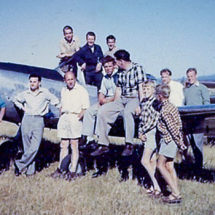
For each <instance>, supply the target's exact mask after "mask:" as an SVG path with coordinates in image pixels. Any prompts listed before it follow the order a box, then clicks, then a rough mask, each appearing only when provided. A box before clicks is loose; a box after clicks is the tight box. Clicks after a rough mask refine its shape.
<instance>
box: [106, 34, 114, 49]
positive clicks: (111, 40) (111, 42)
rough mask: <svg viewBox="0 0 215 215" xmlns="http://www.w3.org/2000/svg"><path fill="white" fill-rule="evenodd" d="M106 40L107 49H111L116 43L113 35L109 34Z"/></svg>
mask: <svg viewBox="0 0 215 215" xmlns="http://www.w3.org/2000/svg"><path fill="white" fill-rule="evenodd" d="M106 42H107V45H108V48H109V50H112V49H113V48H114V47H115V45H116V38H115V37H114V36H113V35H109V36H107V38H106Z"/></svg>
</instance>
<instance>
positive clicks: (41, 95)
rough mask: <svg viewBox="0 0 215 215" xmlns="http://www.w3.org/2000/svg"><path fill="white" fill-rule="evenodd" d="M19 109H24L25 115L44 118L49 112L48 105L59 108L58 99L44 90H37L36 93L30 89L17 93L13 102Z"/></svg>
mask: <svg viewBox="0 0 215 215" xmlns="http://www.w3.org/2000/svg"><path fill="white" fill-rule="evenodd" d="M13 102H14V104H15V105H16V106H17V107H18V108H19V109H22V107H23V106H24V107H25V110H26V111H25V114H26V115H36V116H44V115H45V114H47V113H48V112H49V104H52V105H55V106H57V107H58V108H60V101H59V99H58V98H57V97H56V96H55V95H53V94H52V93H50V91H49V90H48V89H46V88H39V90H38V91H37V92H32V91H31V90H30V89H29V90H26V91H23V92H21V93H19V94H18V95H17V96H16V97H15V98H14V100H13Z"/></svg>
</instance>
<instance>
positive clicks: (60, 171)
mask: <svg viewBox="0 0 215 215" xmlns="http://www.w3.org/2000/svg"><path fill="white" fill-rule="evenodd" d="M62 173H63V171H62V170H61V169H59V168H57V169H56V170H55V171H54V172H53V173H52V174H51V175H50V176H51V177H52V178H60V175H61V174H62Z"/></svg>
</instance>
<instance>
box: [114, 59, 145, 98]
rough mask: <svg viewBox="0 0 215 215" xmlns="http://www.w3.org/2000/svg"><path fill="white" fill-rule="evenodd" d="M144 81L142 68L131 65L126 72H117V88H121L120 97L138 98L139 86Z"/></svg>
mask: <svg viewBox="0 0 215 215" xmlns="http://www.w3.org/2000/svg"><path fill="white" fill-rule="evenodd" d="M144 81H146V76H145V73H144V72H143V68H142V66H139V65H138V64H135V63H132V67H131V68H130V69H129V70H127V71H119V72H118V81H117V87H121V90H122V94H121V95H122V96H125V97H138V90H139V84H141V83H142V82H144Z"/></svg>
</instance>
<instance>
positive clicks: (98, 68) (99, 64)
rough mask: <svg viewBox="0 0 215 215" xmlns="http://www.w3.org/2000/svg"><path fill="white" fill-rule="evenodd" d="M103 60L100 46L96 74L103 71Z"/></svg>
mask: <svg viewBox="0 0 215 215" xmlns="http://www.w3.org/2000/svg"><path fill="white" fill-rule="evenodd" d="M102 58H103V52H102V49H101V47H100V46H98V57H97V65H96V72H99V71H101V68H102V63H101V60H102Z"/></svg>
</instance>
